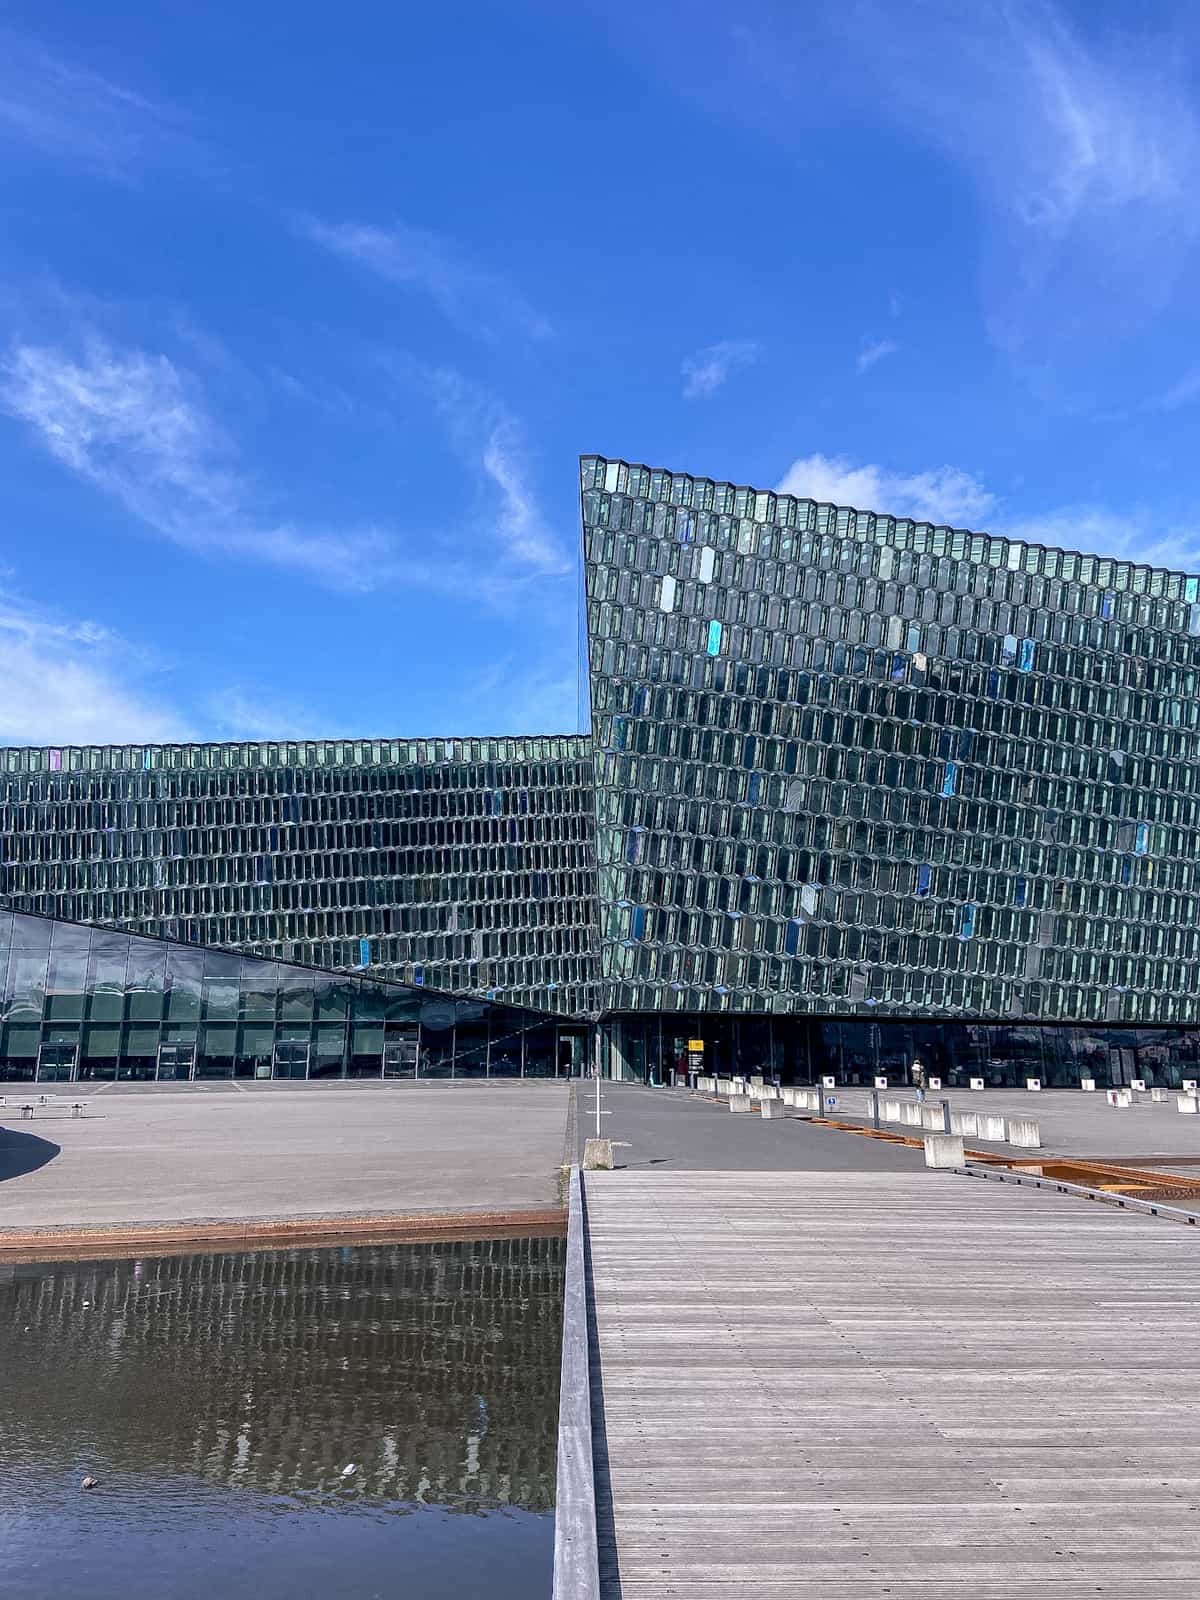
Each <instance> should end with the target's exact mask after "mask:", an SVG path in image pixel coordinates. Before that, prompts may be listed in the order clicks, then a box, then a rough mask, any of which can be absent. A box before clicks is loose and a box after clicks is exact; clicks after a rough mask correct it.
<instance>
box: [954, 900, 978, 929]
mask: <svg viewBox="0 0 1200 1600" xmlns="http://www.w3.org/2000/svg"><path fill="white" fill-rule="evenodd" d="M976 909H977V908H976V905H975V902H974V901H973V900H969V901H968V902H967V904H966V905H965V906H964V907H963V910H962V927H961V929H960V931H959V935H958V937H959V938H960V939H973V938H974V937H975V913H976Z"/></svg>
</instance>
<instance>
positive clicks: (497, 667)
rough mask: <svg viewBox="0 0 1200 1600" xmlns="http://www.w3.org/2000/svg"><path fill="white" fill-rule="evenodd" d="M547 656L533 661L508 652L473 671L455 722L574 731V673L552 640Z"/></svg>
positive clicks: (481, 727) (484, 727)
mask: <svg viewBox="0 0 1200 1600" xmlns="http://www.w3.org/2000/svg"><path fill="white" fill-rule="evenodd" d="M547 655H548V659H546V660H544V661H539V662H538V663H536V664H535V665H533V666H530V665H529V663H528V662H527V661H526V660H524V659H523V658H522V657H520V656H518V655H515V654H508V655H504V656H501V657H499V658H498V659H497V660H495V661H492V662H489V663H488V665H487V666H485V667H484V668H482V670H480V671H479V672H476V673H475V674H474V675H473V677H472V679H471V681H470V686H469V691H470V692H469V699H464V700H463V701H462V702H461V709H460V711H459V720H460V722H461V721H462V720H463V719H464V718H465V719H466V721H465V723H464V726H468V727H469V728H471V729H472V730H478V731H479V732H484V731H487V732H489V733H527V732H528V731H529V729H530V728H539V729H545V730H546V732H547V733H574V732H575V731H576V729H577V724H578V719H579V704H578V687H579V684H578V677H577V673H576V669H575V666H574V664H573V663H571V662H568V661H567V660H566V659H565V657H564V655H563V652H562V651H561V650H560V649H559V648H557V646H556V645H555V643H554V641H553V640H551V641H550V642H549V646H548V650H547Z"/></svg>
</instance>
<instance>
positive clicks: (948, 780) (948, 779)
mask: <svg viewBox="0 0 1200 1600" xmlns="http://www.w3.org/2000/svg"><path fill="white" fill-rule="evenodd" d="M957 787H958V768H957V766H956V765H955V764H954V762H953V761H947V763H946V776H945V777H944V778H943V779H942V793H943V795H945V796H946V797H947V798H949V796H950V795H952V794H953V793H954V791H955V790H956V789H957Z"/></svg>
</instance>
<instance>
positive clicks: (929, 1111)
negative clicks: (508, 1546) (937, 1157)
mask: <svg viewBox="0 0 1200 1600" xmlns="http://www.w3.org/2000/svg"><path fill="white" fill-rule="evenodd" d="M921 1126H922V1127H923V1128H928V1129H929V1131H930V1132H931V1133H945V1131H946V1122H945V1118H944V1117H943V1115H942V1108H941V1106H930V1105H924V1106H922V1107H921ZM950 1128H951V1132H954V1131H955V1129H954V1122H953V1117H952V1118H951V1124H950Z"/></svg>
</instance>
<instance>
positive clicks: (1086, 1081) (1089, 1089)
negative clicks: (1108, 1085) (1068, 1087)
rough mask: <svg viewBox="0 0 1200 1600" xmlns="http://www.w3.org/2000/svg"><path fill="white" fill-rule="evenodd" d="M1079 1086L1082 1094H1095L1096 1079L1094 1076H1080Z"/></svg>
mask: <svg viewBox="0 0 1200 1600" xmlns="http://www.w3.org/2000/svg"><path fill="white" fill-rule="evenodd" d="M1079 1087H1080V1088H1081V1089H1082V1090H1083V1092H1084V1094H1095V1092H1096V1080H1095V1078H1080V1080H1079Z"/></svg>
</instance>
